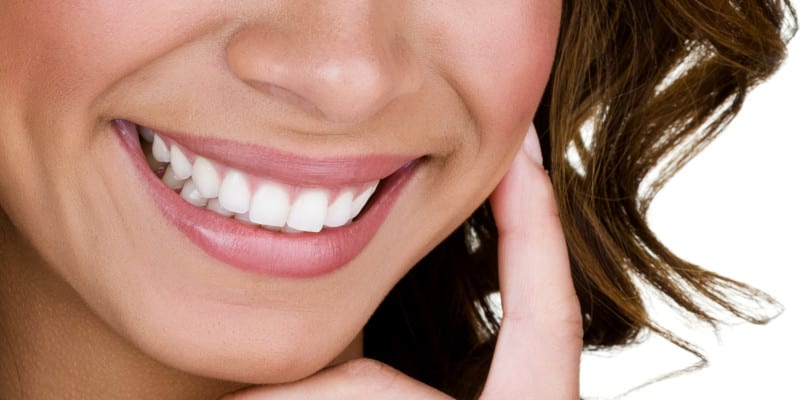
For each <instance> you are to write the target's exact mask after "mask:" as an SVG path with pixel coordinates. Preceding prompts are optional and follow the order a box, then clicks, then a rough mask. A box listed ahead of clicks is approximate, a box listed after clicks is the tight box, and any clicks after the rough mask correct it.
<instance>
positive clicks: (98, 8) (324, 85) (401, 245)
mask: <svg viewBox="0 0 800 400" xmlns="http://www.w3.org/2000/svg"><path fill="white" fill-rule="evenodd" d="M560 7H561V4H560V1H557V0H524V1H523V0H508V1H502V2H497V1H421V0H411V1H391V2H388V1H336V2H330V1H298V0H291V1H268V2H265V1H237V2H230V1H212V0H182V1H171V2H167V3H165V2H163V1H155V0H141V1H136V2H129V1H121V0H116V1H112V0H94V1H92V0H87V1H77V0H73V1H58V2H53V1H44V0H39V1H30V0H26V1H22V0H4V1H0V54H3V57H2V59H0V91H2V93H3V95H2V103H1V105H0V171H2V172H0V204H2V207H3V210H4V211H5V213H6V214H7V215H8V217H9V219H10V220H11V221H12V222H13V223H14V225H15V226H16V229H17V230H18V231H19V232H21V233H22V234H23V235H24V236H25V237H26V238H27V239H28V240H29V241H30V242H31V243H32V244H33V248H34V249H35V251H36V252H37V253H38V256H39V257H41V258H42V259H43V260H45V262H46V264H47V265H48V267H49V271H50V272H52V273H53V274H55V275H56V276H57V277H59V279H63V280H64V281H66V282H67V283H68V284H69V285H71V286H72V287H73V288H74V289H75V291H76V292H77V293H78V294H79V295H80V296H81V297H82V298H83V300H84V301H85V302H86V303H87V304H88V306H89V307H90V308H91V309H92V311H93V312H94V313H95V314H97V315H98V316H99V317H100V318H101V319H102V320H104V321H105V322H106V323H107V324H108V326H110V327H111V329H112V330H113V331H114V332H116V333H117V334H119V335H120V336H121V337H123V338H125V339H126V340H128V341H129V342H131V343H133V344H134V345H135V346H136V347H137V348H139V349H141V350H142V351H144V352H145V353H146V354H147V355H149V356H150V357H152V358H154V359H156V360H158V361H160V362H162V363H164V364H166V365H168V366H171V367H175V368H178V369H181V370H184V371H188V372H191V373H195V374H200V375H205V376H211V377H218V378H224V379H231V380H237V381H250V382H279V381H286V380H291V379H297V378H299V377H302V376H306V375H309V374H311V373H313V372H314V371H316V370H318V369H320V368H322V367H324V366H325V365H326V364H328V363H330V362H331V361H332V360H333V359H335V358H336V357H337V356H338V355H339V354H341V353H342V352H343V351H345V349H347V348H348V346H350V345H351V343H352V342H353V341H354V339H355V338H356V337H358V335H359V332H360V330H361V328H362V327H363V325H364V324H365V323H366V321H367V319H368V318H369V317H370V315H371V314H372V312H373V311H374V309H375V308H376V307H377V306H378V304H379V303H380V301H381V300H382V298H383V297H384V296H385V295H386V294H387V293H388V291H389V290H390V289H391V288H392V286H393V285H394V284H395V283H397V281H398V280H399V279H400V278H401V277H402V276H403V275H404V274H405V273H406V272H407V271H408V270H409V269H410V268H411V267H412V266H413V265H414V264H415V263H416V262H417V261H418V260H419V259H420V258H421V257H423V256H424V255H425V254H426V253H427V252H428V251H429V250H430V249H432V248H433V247H434V246H435V245H436V244H437V243H438V242H439V241H441V240H442V239H443V238H444V237H446V236H447V235H448V234H449V233H450V232H451V231H452V230H453V229H455V228H456V227H457V226H458V225H459V224H460V223H461V222H462V221H463V220H464V219H465V218H466V217H467V216H468V215H469V214H470V213H471V212H472V211H473V210H474V209H475V208H476V207H477V206H478V205H479V204H480V203H481V202H482V201H483V200H484V199H485V198H486V197H487V196H488V195H489V193H490V192H491V190H492V189H493V188H494V186H495V185H496V183H497V182H498V181H499V180H500V178H501V177H502V175H503V174H504V172H505V170H506V168H507V166H508V164H509V162H510V161H511V159H512V157H513V155H514V153H515V150H516V149H517V148H518V146H519V144H520V142H521V140H522V137H523V134H524V133H525V131H526V129H527V126H528V125H529V124H530V120H531V118H532V116H533V114H534V111H535V109H536V107H537V105H538V102H539V98H540V96H541V93H542V91H543V89H544V87H545V84H546V82H547V78H548V74H549V71H550V67H551V63H552V60H553V54H554V49H555V45H556V39H557V31H558V21H559V18H560ZM144 128H149V129H152V130H154V131H155V133H156V134H157V135H159V137H160V138H163V140H156V141H155V142H156V143H155V144H153V145H151V144H150V143H148V142H147V141H145V140H141V139H140V138H139V137H138V135H137V132H145V133H146V129H144ZM140 141H141V144H140ZM154 146H155V147H157V148H153V147H154ZM173 147H174V148H173ZM145 154H147V155H145ZM146 157H150V158H151V162H150V163H149V164H148V162H147V161H146V160H145V158H146ZM153 157H159V158H161V159H162V160H166V157H170V162H171V164H169V166H170V168H169V170H167V171H164V168H165V167H167V164H166V163H158V162H154V161H153V160H152V158H153ZM198 160H199V162H198ZM153 169H155V172H153V171H152V170H153ZM186 173H189V174H190V176H191V179H192V180H191V184H192V185H193V186H194V188H193V187H192V186H191V185H188V184H187V182H189V181H184V180H182V179H181V178H182V177H186ZM162 174H171V175H170V176H169V177H168V178H166V180H167V181H168V182H167V183H164V182H163V181H162V180H159V176H161V175H162ZM170 179H172V181H170ZM195 181H197V182H195ZM378 181H380V182H381V183H380V185H379V187H378V190H377V191H376V192H375V193H374V194H372V195H371V197H369V198H370V200H369V203H368V204H367V205H366V207H365V208H364V209H362V210H360V212H359V208H360V207H359V205H360V204H359V200H361V203H363V200H365V199H367V198H368V197H367V196H369V195H370V194H369V188H370V187H371V186H374V183H375V182H378ZM168 184H169V185H175V186H174V187H175V188H178V190H180V191H183V192H184V196H185V197H186V198H188V199H189V201H187V200H184V198H182V197H181V195H179V194H178V193H177V192H175V191H172V189H170V188H168V187H167V185H168ZM181 185H183V186H188V189H187V188H184V187H183V186H181ZM201 187H202V188H201ZM364 191H367V194H365V195H361V194H362V193H363V192H364ZM215 196H216V197H215ZM359 197H360V199H359ZM209 198H210V199H211V200H209ZM190 202H194V203H195V204H197V205H191V204H190ZM207 202H208V203H207ZM203 204H207V205H206V206H205V207H200V206H198V205H201V206H202V205H203ZM220 207H222V209H220ZM337 207H338V208H337ZM215 208H216V211H213V210H212V209H215ZM225 210H227V211H236V212H237V213H239V214H241V215H240V216H239V217H240V218H249V219H251V220H256V221H257V222H260V223H263V224H266V225H270V226H272V228H271V229H267V228H264V227H260V226H254V225H251V224H248V223H246V222H242V221H239V220H237V219H233V218H225V217H224V216H222V215H221V214H220V213H224V211H225ZM353 215H356V217H355V219H354V220H353V221H351V219H352V217H353ZM342 224H344V225H342ZM340 225H342V226H340ZM280 226H283V227H282V228H281V227H280ZM279 228H280V229H279ZM287 228H291V229H289V231H291V230H292V229H294V230H300V231H302V232H301V233H292V232H283V231H285V230H287ZM279 230H280V232H279Z"/></svg>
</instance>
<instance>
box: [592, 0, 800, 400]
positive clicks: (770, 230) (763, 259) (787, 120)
mask: <svg viewBox="0 0 800 400" xmlns="http://www.w3.org/2000/svg"><path fill="white" fill-rule="evenodd" d="M798 3H800V2H798V1H794V4H795V7H798V5H800V4H798ZM799 175H800V35H798V37H797V38H796V39H795V40H794V41H793V42H792V43H791V45H790V50H789V58H788V59H787V61H786V63H785V64H784V65H783V67H782V69H781V70H780V71H779V72H778V74H776V75H775V76H774V77H773V78H771V79H770V80H769V81H768V82H766V83H765V84H763V85H761V86H759V87H758V88H756V89H755V90H754V91H753V92H752V94H751V95H750V97H749V99H748V100H747V102H746V103H745V105H744V109H743V110H742V112H741V113H740V115H739V116H738V117H737V118H736V119H735V120H734V121H733V122H732V123H731V125H730V126H729V127H728V129H727V130H726V131H725V132H724V133H722V134H721V136H719V137H718V139H717V140H716V141H714V142H712V144H711V145H710V146H708V147H707V148H706V149H705V150H704V151H703V152H701V153H700V155H698V156H697V158H695V159H694V160H693V161H691V162H690V163H689V164H688V165H687V166H686V167H685V168H684V169H683V170H681V171H680V172H678V174H677V175H676V176H675V178H674V179H673V180H672V181H670V183H669V184H668V185H667V186H666V187H665V188H664V189H663V190H662V192H660V193H659V195H658V196H657V197H656V199H655V200H654V201H653V204H652V206H651V210H650V213H649V214H648V220H649V222H650V224H651V227H652V228H653V230H654V231H655V232H656V234H657V235H658V237H659V238H660V239H661V240H662V241H663V242H664V243H665V244H666V245H667V246H668V247H669V248H670V249H672V250H673V251H674V252H675V253H676V254H677V255H679V256H681V257H683V258H685V259H687V260H689V261H691V262H694V263H696V264H699V265H701V266H704V267H706V268H708V269H711V270H713V271H717V272H719V273H722V274H724V275H726V276H729V277H732V278H735V279H738V280H741V281H744V282H746V283H749V284H751V285H753V286H755V287H757V288H759V289H761V290H763V291H765V292H767V293H769V294H771V295H772V296H774V297H775V298H776V299H777V300H778V301H780V302H781V303H782V304H783V306H784V307H785V311H784V312H783V314H782V315H781V316H780V317H778V318H777V319H775V320H774V321H773V322H771V323H769V324H768V325H766V326H753V325H749V324H746V323H735V324H732V325H728V326H725V327H723V328H722V329H721V330H720V331H719V332H718V334H715V333H714V331H712V330H710V329H707V328H703V327H702V326H700V325H694V326H693V325H690V324H688V323H686V322H681V321H680V320H679V319H677V318H675V313H674V312H673V311H671V310H670V309H669V308H668V307H665V306H664V305H663V304H660V303H659V302H658V301H657V300H655V299H653V300H652V303H651V306H652V307H653V309H654V311H655V315H656V318H657V320H659V321H663V322H664V323H665V324H666V325H667V326H668V327H670V328H674V329H675V330H676V332H677V333H679V334H680V335H681V336H682V337H684V338H686V339H688V340H689V341H690V342H692V343H694V344H696V345H697V346H698V347H700V348H701V349H702V350H703V352H704V353H705V354H706V356H707V357H708V359H709V361H710V364H711V365H710V366H709V367H707V368H705V369H703V370H700V371H697V372H692V373H689V374H685V375H682V376H679V377H676V378H672V379H667V380H664V381H661V382H657V383H653V384H651V385H648V386H645V387H644V388H642V389H640V390H637V391H634V392H632V393H629V394H627V395H623V394H624V393H625V392H627V391H628V390H630V389H632V388H634V387H636V386H638V385H640V384H642V383H644V382H646V381H648V380H649V379H653V378H656V377H658V376H659V375H662V374H664V373H668V372H670V371H674V370H677V369H680V368H683V367H687V366H689V365H691V364H692V363H693V362H694V361H695V359H694V358H693V357H692V356H691V355H690V354H687V353H686V352H684V351H682V350H680V349H679V348H676V347H674V346H672V345H669V344H668V343H666V342H665V341H664V340H661V339H659V338H658V337H655V336H654V335H651V336H652V337H651V338H650V339H648V340H647V341H645V342H644V344H641V345H637V346H634V347H631V348H628V349H624V350H619V351H614V352H603V353H585V354H584V358H583V363H582V370H581V386H582V389H581V392H582V395H583V396H585V398H586V399H607V398H622V399H626V400H628V399H637V400H638V399H647V400H657V399H689V400H691V399H800V387H798V385H797V384H796V382H797V381H798V379H800V376H799V375H800V366H798V365H797V363H798V360H800V343H798V342H797V341H798V339H800V279H798V277H799V276H800V211H798V208H800V176H799ZM620 396H621V397H620Z"/></svg>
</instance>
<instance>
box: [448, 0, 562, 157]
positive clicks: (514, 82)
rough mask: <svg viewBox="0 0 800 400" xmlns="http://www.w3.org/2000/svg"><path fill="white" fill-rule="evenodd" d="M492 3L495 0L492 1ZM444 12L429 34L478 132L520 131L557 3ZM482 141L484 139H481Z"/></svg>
mask: <svg viewBox="0 0 800 400" xmlns="http://www.w3.org/2000/svg"><path fill="white" fill-rule="evenodd" d="M493 4H495V3H493ZM496 4H502V5H492V6H488V7H474V9H471V8H464V9H465V10H466V11H463V12H461V13H453V12H450V13H442V14H440V15H449V17H448V19H447V20H446V21H444V22H445V26H447V27H448V28H447V29H448V31H447V32H443V33H440V34H438V35H434V37H439V38H440V42H439V43H436V44H435V48H437V49H441V50H444V51H443V53H442V56H441V58H440V60H441V65H442V68H443V69H444V70H445V71H447V74H448V75H449V77H448V78H450V80H451V82H452V83H453V84H454V86H455V87H456V90H458V91H459V95H460V96H461V98H462V99H463V100H464V101H465V103H466V107H467V109H468V112H469V113H470V114H471V117H472V118H473V119H474V120H475V122H476V124H477V125H478V127H479V128H480V130H481V132H482V134H483V135H486V134H492V135H494V134H496V133H500V134H503V133H507V132H512V131H514V132H516V131H519V126H520V124H527V123H529V122H530V118H531V117H532V115H533V113H534V112H535V110H536V107H537V106H538V102H539V99H540V97H541V94H542V92H543V91H544V88H545V86H546V84H547V81H548V78H549V74H550V70H551V67H552V63H553V58H554V54H555V48H556V43H557V39H558V28H559V21H560V18H561V2H560V1H552V0H542V1H525V2H521V1H516V2H515V1H508V2H502V3H496ZM481 144H482V145H484V144H486V143H484V141H483V140H482V143H481Z"/></svg>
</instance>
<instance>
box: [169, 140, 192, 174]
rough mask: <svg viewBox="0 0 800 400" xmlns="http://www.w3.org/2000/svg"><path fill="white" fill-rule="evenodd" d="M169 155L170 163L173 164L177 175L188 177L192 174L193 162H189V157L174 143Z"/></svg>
mask: <svg viewBox="0 0 800 400" xmlns="http://www.w3.org/2000/svg"><path fill="white" fill-rule="evenodd" d="M169 155H170V162H171V164H170V165H172V172H174V173H175V177H177V178H178V179H188V178H189V177H190V176H192V163H190V162H189V159H188V158H186V156H185V155H184V154H183V152H182V151H181V149H180V148H178V146H175V145H173V146H172V149H171V150H170V151H169Z"/></svg>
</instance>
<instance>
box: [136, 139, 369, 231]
mask: <svg viewBox="0 0 800 400" xmlns="http://www.w3.org/2000/svg"><path fill="white" fill-rule="evenodd" d="M140 134H142V136H143V138H144V139H145V142H148V143H149V142H152V148H151V149H152V158H154V159H155V160H158V161H159V162H162V163H169V165H168V166H167V168H166V170H165V171H164V176H163V177H162V178H161V179H162V181H163V182H164V184H166V185H167V186H168V187H170V188H172V189H174V190H179V191H180V196H181V197H182V198H183V199H184V200H186V201H187V202H188V203H190V204H192V205H195V206H197V207H205V208H207V209H208V210H211V211H214V212H216V213H217V214H220V215H224V216H226V217H230V216H233V217H235V218H236V219H238V220H242V221H244V222H247V223H251V224H256V225H262V226H264V227H265V228H268V229H270V230H280V231H284V232H319V231H321V230H322V229H323V227H331V228H333V227H339V226H343V225H346V224H348V223H350V221H352V220H353V218H355V217H356V216H357V215H358V214H359V213H360V212H361V210H363V208H364V206H365V205H366V204H367V202H368V201H369V199H370V197H371V196H372V194H373V193H375V189H376V188H377V186H378V181H374V182H368V183H365V184H361V185H355V186H353V187H347V188H341V189H335V190H334V189H328V188H319V187H316V188H304V187H292V186H289V185H285V184H282V183H279V182H274V181H271V180H269V179H264V178H258V177H254V176H250V175H248V174H245V173H244V172H241V171H237V170H235V169H233V168H227V167H225V166H223V165H221V164H220V163H218V162H215V161H211V160H209V159H206V158H203V157H201V156H196V155H193V154H191V153H189V152H188V151H185V150H183V149H181V148H180V147H179V146H178V145H176V144H174V143H170V142H169V141H167V140H164V138H162V137H159V135H158V134H156V133H153V132H152V131H151V130H149V129H147V128H143V127H140ZM220 171H222V172H220ZM356 194H357V195H356Z"/></svg>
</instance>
